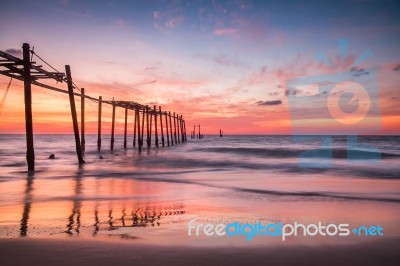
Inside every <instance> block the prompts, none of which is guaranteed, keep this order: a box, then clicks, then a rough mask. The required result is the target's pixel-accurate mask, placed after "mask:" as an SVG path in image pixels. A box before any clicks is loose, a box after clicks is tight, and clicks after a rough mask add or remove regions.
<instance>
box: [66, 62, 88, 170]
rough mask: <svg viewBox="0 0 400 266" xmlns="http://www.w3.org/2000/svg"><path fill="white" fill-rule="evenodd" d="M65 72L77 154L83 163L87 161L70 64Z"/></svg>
mask: <svg viewBox="0 0 400 266" xmlns="http://www.w3.org/2000/svg"><path fill="white" fill-rule="evenodd" d="M65 74H66V76H67V84H68V94H69V103H70V106H71V116H72V124H73V127H74V135H75V145H76V155H77V156H78V161H79V163H80V164H83V163H85V161H84V160H83V157H82V148H81V143H80V139H79V128H78V118H77V115H76V106H75V98H74V88H73V86H72V75H71V68H70V66H69V65H66V66H65Z"/></svg>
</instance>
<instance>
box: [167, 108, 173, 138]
mask: <svg viewBox="0 0 400 266" xmlns="http://www.w3.org/2000/svg"><path fill="white" fill-rule="evenodd" d="M168 116H169V126H170V129H171V130H170V133H171V145H172V146H174V135H173V133H172V122H171V112H168Z"/></svg>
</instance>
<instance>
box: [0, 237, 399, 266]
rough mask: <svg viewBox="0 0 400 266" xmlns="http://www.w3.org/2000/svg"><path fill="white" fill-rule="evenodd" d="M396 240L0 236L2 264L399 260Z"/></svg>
mask: <svg viewBox="0 0 400 266" xmlns="http://www.w3.org/2000/svg"><path fill="white" fill-rule="evenodd" d="M399 244H400V239H387V240H385V241H375V242H370V243H368V244H358V245H340V246H330V245H321V246H317V247H315V246H286V247H285V246H280V247H217V248H215V247H212V246H209V247H184V246H165V245H164V246H162V245H147V244H135V243H130V242H126V241H112V242H110V241H98V240H96V241H94V240H81V239H80V240H76V239H1V240H0V249H1V253H0V261H1V263H2V265H59V266H63V265H76V266H77V265H87V266H90V265H327V266H330V265H332V266H336V265H393V266H395V265H399V262H400V253H399V252H398V247H399Z"/></svg>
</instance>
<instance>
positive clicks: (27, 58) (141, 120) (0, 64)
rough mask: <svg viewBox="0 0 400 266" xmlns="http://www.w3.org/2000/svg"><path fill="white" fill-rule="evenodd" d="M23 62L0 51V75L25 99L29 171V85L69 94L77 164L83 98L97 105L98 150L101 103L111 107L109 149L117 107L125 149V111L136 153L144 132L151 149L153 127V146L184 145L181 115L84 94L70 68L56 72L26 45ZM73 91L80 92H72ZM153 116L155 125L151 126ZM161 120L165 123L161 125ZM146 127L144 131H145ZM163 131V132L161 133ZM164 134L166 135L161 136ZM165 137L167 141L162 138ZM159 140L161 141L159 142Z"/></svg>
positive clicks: (82, 139)
mask: <svg viewBox="0 0 400 266" xmlns="http://www.w3.org/2000/svg"><path fill="white" fill-rule="evenodd" d="M22 55H23V59H20V58H17V57H15V56H13V55H11V54H8V53H5V52H3V51H0V74H1V75H5V76H8V77H10V78H14V79H18V80H21V81H23V82H24V97H25V126H26V146H27V152H26V159H27V163H28V170H29V171H33V170H34V169H35V151H34V143H33V126H32V90H31V86H32V84H33V85H36V86H39V87H43V88H45V89H49V90H53V91H57V92H61V93H66V94H68V95H69V102H70V107H71V116H72V123H73V129H74V135H75V145H76V154H77V157H78V162H79V163H80V164H83V163H85V161H84V159H83V151H84V150H85V99H89V100H91V101H94V102H97V103H98V133H97V134H98V137H97V148H98V150H100V148H101V144H102V143H101V132H102V131H101V108H102V104H110V105H112V125H111V140H110V145H111V149H114V137H115V135H114V129H115V109H116V108H117V107H120V108H123V109H125V128H124V148H127V123H128V121H127V117H128V110H133V111H134V118H135V119H134V135H133V147H136V145H137V147H138V151H139V152H140V151H141V150H142V147H143V144H144V135H145V133H146V144H147V147H148V148H150V146H151V144H152V128H153V127H154V138H155V139H154V144H155V146H156V147H159V145H162V146H163V147H164V146H165V145H167V146H170V145H171V146H173V145H176V144H178V143H184V142H186V124H185V120H184V119H183V117H182V115H178V114H176V113H175V112H173V113H172V114H171V112H170V111H168V112H167V111H162V109H161V106H159V107H158V108H157V106H153V108H151V107H149V106H148V105H142V104H140V103H137V102H134V101H117V100H114V99H113V100H112V101H107V100H103V99H102V96H99V97H98V98H94V97H91V96H89V95H85V89H84V88H78V86H76V84H75V83H74V82H73V80H72V75H71V68H70V66H69V65H66V66H65V73H61V72H59V71H58V70H57V69H55V68H54V67H52V66H51V65H50V64H48V63H47V62H46V61H45V60H43V59H42V58H41V57H40V56H39V55H37V54H36V53H35V51H34V50H31V49H30V46H29V44H28V43H24V44H23V46H22ZM33 56H36V57H37V58H38V59H39V60H41V61H43V63H45V64H46V65H47V66H48V67H49V68H52V71H47V70H45V69H43V68H42V66H40V65H37V64H36V62H33V61H32V59H33ZM40 79H54V80H56V81H57V82H60V83H63V82H65V83H66V84H67V86H68V90H63V89H60V88H56V87H53V86H50V85H47V84H44V83H41V82H39V81H38V80H40ZM74 89H76V90H78V91H79V92H76V91H74ZM75 96H77V97H80V98H81V127H80V129H81V132H79V126H78V118H77V112H76V106H75ZM153 117H154V126H153ZM163 120H164V122H163ZM145 124H146V132H145ZM158 124H159V128H160V130H161V138H159V135H158V133H159V129H158ZM164 129H165V132H164ZM164 133H165V134H164ZM165 137H166V139H165ZM159 140H160V142H159Z"/></svg>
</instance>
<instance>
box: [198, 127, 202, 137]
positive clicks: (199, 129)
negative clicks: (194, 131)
mask: <svg viewBox="0 0 400 266" xmlns="http://www.w3.org/2000/svg"><path fill="white" fill-rule="evenodd" d="M198 127H199V139H201V138H202V137H201V133H200V124H199V125H198Z"/></svg>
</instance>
